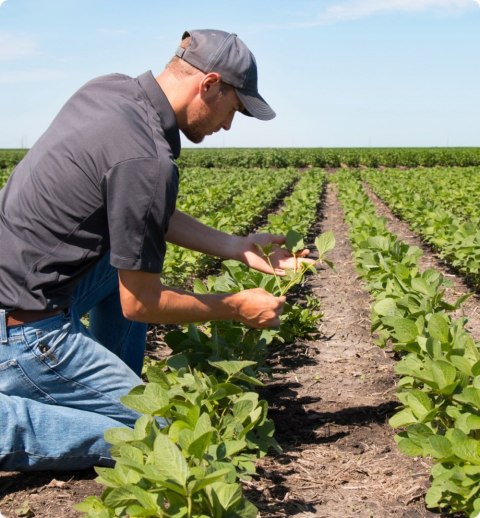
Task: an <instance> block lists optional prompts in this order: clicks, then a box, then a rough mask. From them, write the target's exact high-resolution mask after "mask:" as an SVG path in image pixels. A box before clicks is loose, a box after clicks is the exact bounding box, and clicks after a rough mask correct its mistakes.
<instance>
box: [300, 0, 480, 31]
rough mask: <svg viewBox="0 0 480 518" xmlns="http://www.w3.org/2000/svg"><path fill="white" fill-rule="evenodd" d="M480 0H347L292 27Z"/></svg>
mask: <svg viewBox="0 0 480 518" xmlns="http://www.w3.org/2000/svg"><path fill="white" fill-rule="evenodd" d="M474 2H475V3H477V4H478V5H480V0H343V1H335V2H333V3H330V5H329V6H327V7H326V8H325V9H324V10H322V11H320V12H319V13H317V15H316V16H313V17H310V20H309V21H306V22H299V23H292V24H291V25H290V27H315V26H318V25H327V24H331V23H335V22H342V21H349V20H358V19H361V18H367V17H369V16H375V15H380V14H388V13H420V12H428V11H431V12H444V13H460V12H464V11H467V10H469V9H472V8H473V7H474Z"/></svg>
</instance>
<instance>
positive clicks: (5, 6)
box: [0, 0, 480, 148]
mask: <svg viewBox="0 0 480 518" xmlns="http://www.w3.org/2000/svg"><path fill="white" fill-rule="evenodd" d="M199 28H213V29H223V30H227V31H232V32H236V33H237V34H238V35H239V36H240V38H241V39H243V40H244V41H245V43H247V45H248V46H249V47H250V49H251V50H252V51H253V52H254V54H255V56H256V59H257V63H258V66H259V86H260V92H261V93H262V95H263V96H264V97H265V98H266V99H267V100H268V101H269V103H270V104H271V106H272V107H273V108H274V110H275V111H276V112H277V117H276V119H274V120H273V121H268V122H262V121H257V120H253V119H251V118H249V117H244V116H241V115H239V116H237V117H236V119H235V121H234V123H233V126H232V129H231V130H230V131H229V132H220V133H219V134H216V135H213V136H212V137H210V138H207V139H206V140H205V141H204V143H203V144H201V145H202V146H215V147H237V146H242V147H244V146H247V147H257V146H258V147H264V146H278V147H284V146H288V147H290V146H293V147H312V146H313V147H331V146H341V147H343V146H345V147H358V146H360V147H368V146H372V147H375V146H480V66H479V60H480V0H316V1H315V0H242V1H237V0H230V1H227V0H209V1H208V2H201V1H199V0H183V1H176V2H175V1H172V0H168V1H166V0H156V1H153V0H137V1H126V0H95V1H94V0H82V1H80V0H0V148H4V147H30V146H31V145H32V144H33V143H34V142H35V140H36V139H37V138H38V137H39V136H40V135H41V133H42V132H43V131H44V130H45V129H46V128H47V126H48V124H49V123H50V121H51V120H52V118H53V117H54V116H55V114H56V113H57V111H58V110H59V108H60V107H61V106H62V105H63V103H64V102H65V101H66V100H67V99H68V97H69V96H70V95H71V94H72V93H73V92H74V91H75V90H76V89H77V88H79V87H80V86H81V85H82V84H83V83H85V82H86V81H88V80H89V79H91V78H93V77H95V76H98V75H102V74H108V73H111V72H122V73H126V74H129V75H132V76H136V75H139V74H141V73H142V72H144V71H146V70H152V72H153V73H154V74H157V73H159V72H161V70H162V69H163V67H164V66H165V64H166V63H167V62H168V60H169V59H170V56H171V55H172V54H173V52H174V50H175V48H176V46H177V44H178V41H179V39H180V36H181V34H182V33H183V31H184V30H185V29H199ZM184 144H185V145H186V146H191V144H190V143H188V141H184Z"/></svg>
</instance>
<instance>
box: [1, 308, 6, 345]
mask: <svg viewBox="0 0 480 518" xmlns="http://www.w3.org/2000/svg"><path fill="white" fill-rule="evenodd" d="M6 343H8V336H7V312H6V311H5V310H4V309H0V344H6Z"/></svg>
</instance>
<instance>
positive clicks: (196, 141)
mask: <svg viewBox="0 0 480 518" xmlns="http://www.w3.org/2000/svg"><path fill="white" fill-rule="evenodd" d="M183 134H184V135H185V137H186V138H187V139H188V140H189V141H190V142H193V143H194V144H200V142H202V141H203V139H204V138H205V135H199V134H198V133H190V132H187V133H186V132H185V131H184V132H183Z"/></svg>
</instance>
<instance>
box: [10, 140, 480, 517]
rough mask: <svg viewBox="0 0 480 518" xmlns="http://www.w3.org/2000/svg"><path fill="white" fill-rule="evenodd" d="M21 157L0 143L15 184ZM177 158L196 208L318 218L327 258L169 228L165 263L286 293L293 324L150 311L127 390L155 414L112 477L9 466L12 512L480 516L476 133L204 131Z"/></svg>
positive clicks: (209, 216) (170, 278)
mask: <svg viewBox="0 0 480 518" xmlns="http://www.w3.org/2000/svg"><path fill="white" fill-rule="evenodd" d="M22 156H23V152H22V151H21V150H5V151H3V152H1V151H0V185H1V183H2V182H4V181H6V179H7V178H8V176H9V174H10V173H11V171H12V169H13V167H14V164H15V163H16V162H17V161H18V160H20V159H21V157H22ZM179 166H180V177H181V180H180V181H181V184H180V193H181V194H180V197H179V200H178V203H179V206H180V207H181V208H182V209H184V210H185V211H187V212H190V213H192V214H193V215H195V216H196V217H199V218H200V219H201V220H202V221H204V222H206V223H208V224H210V225H213V226H216V227H218V228H221V229H223V230H225V231H228V232H234V233H238V234H247V233H248V232H253V231H264V230H268V231H272V232H275V233H277V232H280V233H287V232H288V231H290V233H289V234H288V235H289V243H288V244H289V246H290V247H291V248H292V249H293V250H296V249H297V248H299V247H300V246H301V241H302V239H301V238H302V237H303V241H304V242H305V244H306V245H307V246H308V247H309V248H310V249H311V250H312V256H313V257H314V258H318V259H319V262H318V264H317V267H316V271H315V272H311V271H306V272H299V273H298V275H296V276H293V277H292V278H290V279H287V280H282V279H276V278H274V277H272V276H263V275H262V276H259V275H252V274H250V273H249V272H247V271H245V269H242V268H241V267H240V266H239V265H237V264H233V263H231V262H226V263H223V264H221V263H220V262H218V261H214V260H207V259H205V258H204V257H201V256H199V255H198V254H193V253H190V252H186V251H184V250H181V249H177V248H175V247H171V248H170V249H169V250H168V254H167V259H166V267H165V271H164V280H165V282H168V283H171V284H174V285H184V286H187V287H190V288H192V289H195V290H197V291H217V292H222V291H230V290H236V289H241V288H243V287H251V286H258V285H261V286H263V287H265V288H266V289H269V290H270V291H272V292H273V293H277V294H278V293H280V292H282V293H283V292H287V293H288V295H287V298H288V302H289V307H288V310H287V311H286V313H285V316H284V319H283V321H282V326H281V327H280V329H279V330H275V331H274V332H271V333H259V332H256V331H252V330H248V329H245V328H242V327H241V326H236V325H232V324H231V323H220V324H218V325H214V324H212V325H209V326H202V327H200V326H190V327H189V328H188V329H181V328H178V329H177V328H171V327H169V328H163V327H161V326H152V327H151V329H150V332H149V343H148V347H147V350H148V358H147V361H146V368H145V376H146V379H147V378H148V381H149V383H148V384H147V388H145V390H144V392H142V391H140V392H137V393H135V394H132V395H131V396H129V399H126V400H125V403H126V404H128V405H129V406H132V407H133V408H137V409H138V410H140V411H141V412H142V413H144V414H145V417H144V418H142V419H143V420H142V423H141V425H139V427H138V428H139V429H138V430H136V432H135V433H136V434H137V435H135V436H134V435H129V434H127V433H124V434H123V435H121V436H120V435H118V434H117V435H115V434H111V435H110V439H111V441H110V442H112V444H115V455H116V459H117V465H116V467H115V469H114V470H104V471H102V472H101V473H100V476H101V479H102V481H103V485H100V484H98V483H97V482H95V481H94V478H95V477H96V476H97V473H95V472H94V470H89V471H87V472H75V473H73V472H69V471H65V472H61V473H52V472H46V473H33V474H21V473H1V472H0V513H1V514H2V515H3V516H4V517H6V518H10V517H16V516H32V517H33V516H35V517H57V516H68V517H76V516H82V515H83V514H82V513H81V512H80V511H78V510H75V509H74V508H73V505H74V504H78V503H80V502H83V504H82V505H83V510H84V512H87V509H88V510H89V512H90V514H89V516H92V517H93V516H98V517H103V516H106V517H108V516H117V515H122V516H126V515H127V514H125V513H128V514H129V515H131V516H174V515H175V516H200V515H201V514H202V513H203V515H204V516H219V517H220V516H244V517H247V516H256V514H257V511H256V510H255V507H256V508H257V509H258V512H259V513H260V516H262V517H268V518H277V517H278V518H280V517H285V516H298V517H307V516H316V517H325V518H327V517H339V518H340V517H374V518H376V517H382V518H383V517H398V518H407V517H411V518H414V517H415V518H416V517H434V516H445V517H446V516H452V517H453V516H455V517H460V516H469V517H476V516H479V515H480V497H479V493H480V343H479V342H480V310H479V308H480V299H479V284H480V231H479V230H478V228H479V221H480V203H479V202H478V192H479V187H480V149H477V148H445V149H442V148H432V149H263V150H260V149H252V150H246V149H245V150H239V149H231V150H205V149H198V150H185V153H183V155H182V158H181V159H180V162H179ZM333 245H334V246H333ZM330 263H331V264H330ZM187 365H188V367H187ZM191 369H195V371H194V372H195V376H194V377H192V376H191V374H190V372H191V371H190V370H191ZM172 394H175V397H173V396H172ZM213 402H214V403H213ZM185 409H188V410H185ZM219 409H220V411H219ZM153 414H155V415H164V416H165V417H167V418H168V419H170V420H172V423H173V424H172V425H171V426H170V431H168V433H164V432H160V431H156V430H155V428H154V426H153V425H152V417H151V415H153ZM232 423H234V425H233V424H232ZM233 429H234V432H232V430H233ZM129 433H130V434H133V432H129ZM151 437H155V441H154V442H152V441H150V439H149V438H151ZM160 445H161V448H162V455H163V457H162V458H158V457H156V455H155V451H156V449H158V448H160ZM166 451H168V452H169V453H168V455H169V456H168V455H167V454H166V453H165V452H166ZM165 456H167V457H168V461H165ZM162 462H166V463H167V467H168V469H167V467H165V466H164V465H163V464H162ZM105 487H108V489H107V490H106V491H105ZM140 488H141V489H140ZM102 493H103V496H102ZM87 497H89V498H87ZM93 497H98V498H93ZM165 502H168V504H167V505H166V507H165V508H164V507H163V505H164V503H165ZM156 506H157V507H156ZM253 506H255V507H253ZM127 509H128V510H127ZM174 510H175V512H176V513H177V514H175V513H174V512H173V511H174ZM114 512H116V513H117V514H113V513H114ZM161 512H164V513H165V514H160V513H161ZM95 513H96V514H95ZM102 513H103V514H102ZM121 513H124V514H121ZM142 513H143V514H142ZM182 513H183V514H182Z"/></svg>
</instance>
